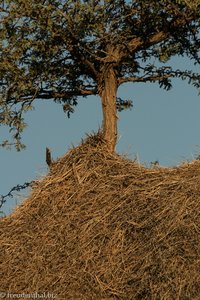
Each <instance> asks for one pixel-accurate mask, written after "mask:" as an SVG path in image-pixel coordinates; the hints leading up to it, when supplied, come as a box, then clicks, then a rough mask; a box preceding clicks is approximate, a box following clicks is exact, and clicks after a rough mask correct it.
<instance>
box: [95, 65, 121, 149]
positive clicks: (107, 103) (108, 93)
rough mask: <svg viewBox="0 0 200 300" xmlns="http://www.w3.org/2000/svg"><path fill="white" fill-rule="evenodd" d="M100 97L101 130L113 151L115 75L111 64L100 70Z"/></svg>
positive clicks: (115, 130) (114, 142)
mask: <svg viewBox="0 0 200 300" xmlns="http://www.w3.org/2000/svg"><path fill="white" fill-rule="evenodd" d="M100 86H101V88H100V92H99V94H100V97H101V103H102V111H103V121H102V130H103V137H104V140H105V142H106V144H107V147H108V150H109V151H111V152H114V151H115V146H116V142H117V119H118V118H117V108H116V97H117V76H116V71H115V70H114V68H113V66H110V65H109V64H108V67H107V68H106V69H105V68H104V69H103V71H102V80H101V84H100Z"/></svg>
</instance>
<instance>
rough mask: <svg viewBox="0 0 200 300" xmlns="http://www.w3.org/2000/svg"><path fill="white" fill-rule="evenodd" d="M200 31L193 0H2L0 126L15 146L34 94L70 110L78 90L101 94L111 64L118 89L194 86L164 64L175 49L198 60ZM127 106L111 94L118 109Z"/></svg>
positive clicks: (188, 75) (185, 74)
mask: <svg viewBox="0 0 200 300" xmlns="http://www.w3.org/2000/svg"><path fill="white" fill-rule="evenodd" d="M199 29H200V1H199V0H179V1H178V0H177V1H174V0H162V1H161V0H151V1H149V0H138V1H124V0H117V1H112V0H104V1H102V0H96V1H95V0H82V1H81V0H78V1H70V0H69V1H62V0H42V1H41V0H3V1H2V2H1V4H0V124H3V125H7V126H9V128H10V131H11V133H12V134H13V138H14V144H15V146H16V148H17V149H18V150H20V149H21V148H22V147H23V144H22V143H21V133H22V131H23V129H24V128H25V126H26V124H25V121H24V113H25V112H26V111H29V110H31V109H33V105H34V101H35V100H36V99H41V100H53V101H55V102H58V103H61V104H62V105H63V110H64V111H65V112H66V113H67V114H68V116H69V115H70V113H73V112H74V107H75V106H76V105H77V103H78V97H79V96H83V97H86V96H88V95H100V96H101V97H103V96H102V95H103V94H102V90H103V89H104V85H105V82H106V80H107V79H106V78H107V77H108V76H110V74H111V73H109V72H108V70H110V69H111V68H112V71H113V73H112V74H113V78H114V79H116V86H117V88H118V87H119V86H120V85H121V84H123V83H125V82H133V83H136V82H158V84H159V85H160V87H162V88H164V89H167V90H169V89H170V88H171V87H172V81H171V79H172V78H173V77H180V78H181V79H187V80H188V82H189V83H192V84H193V85H195V86H196V87H197V88H199V87H200V76H199V74H195V73H194V72H192V71H190V70H179V69H178V70H174V69H173V68H172V67H171V66H170V58H172V57H173V56H176V55H180V56H184V55H185V56H187V57H188V58H189V59H191V60H192V61H193V62H194V63H195V64H199V63H200V58H199V46H200V39H199ZM106 74H107V75H106ZM106 76H107V77H106ZM109 97H110V96H109ZM109 97H108V98H109ZM104 106H106V105H105V104H104ZM130 106H131V102H130V101H129V100H122V99H119V98H117V97H116V108H117V109H118V110H119V111H120V110H122V109H123V108H126V107H130ZM9 144H10V142H9V141H8V140H7V141H4V142H2V145H9Z"/></svg>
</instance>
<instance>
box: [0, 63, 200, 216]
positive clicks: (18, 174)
mask: <svg viewBox="0 0 200 300" xmlns="http://www.w3.org/2000/svg"><path fill="white" fill-rule="evenodd" d="M172 63H173V65H174V67H177V68H181V69H184V68H187V69H194V67H193V65H192V64H191V62H189V60H185V59H183V58H182V59H179V58H176V59H173V61H172ZM196 71H198V69H197V67H196ZM118 96H119V97H121V98H124V99H132V100H133V108H132V110H126V111H123V112H121V113H120V114H119V123H118V131H119V141H118V145H117V151H118V153H123V154H128V156H129V158H131V159H134V158H135V157H137V159H138V161H139V162H140V163H143V164H149V163H150V162H151V161H155V160H158V161H159V163H160V165H162V166H175V165H179V164H180V163H181V162H183V161H186V160H192V159H194V158H195V156H196V155H197V154H198V153H200V117H199V114H200V96H198V91H197V90H196V89H195V88H194V87H192V86H190V85H188V84H187V82H186V81H181V80H177V79H175V80H174V87H173V89H172V90H170V91H164V90H162V89H160V88H159V86H158V84H156V83H155V84H148V83H145V84H144V83H143V84H142V83H141V84H137V83H135V84H133V83H132V84H131V83H129V84H125V85H122V86H121V87H120V88H119V93H118ZM25 120H26V122H27V123H28V128H27V129H26V130H25V131H24V134H23V142H24V143H25V144H26V146H27V148H26V149H25V150H23V151H21V152H16V150H15V149H13V150H5V149H2V148H0V194H1V195H4V194H7V192H9V191H10V189H11V188H12V187H13V186H15V185H17V184H23V183H24V182H27V181H31V180H34V179H36V178H37V179H39V178H41V176H44V175H45V174H46V173H47V166H46V163H45V149H46V146H48V147H49V148H50V149H51V151H52V155H53V158H54V159H56V158H58V157H59V156H61V155H64V154H65V153H66V152H67V151H68V149H69V148H70V147H71V145H72V144H74V145H78V144H79V142H80V140H81V138H84V137H85V135H86V133H91V132H92V131H93V130H94V131H96V130H97V129H98V128H99V127H100V126H101V120H102V113H101V103H100V98H98V97H93V96H90V97H88V98H84V99H82V98H80V99H79V105H78V106H77V108H76V110H75V113H74V114H72V115H71V118H70V119H68V118H67V116H66V115H65V114H64V113H63V110H62V106H61V105H59V104H56V103H54V102H52V101H44V102H43V101H41V100H38V101H37V102H36V104H35V110H34V111H31V112H28V113H27V114H26V116H25ZM6 132H7V130H6V128H4V127H0V137H2V136H5V134H6ZM25 195H26V192H25V191H22V192H21V193H15V197H14V199H8V200H7V202H6V204H5V205H4V206H3V208H2V209H0V210H3V212H4V213H6V214H8V213H10V212H11V210H12V209H13V208H14V207H15V205H16V203H18V202H19V201H20V199H22V198H23V197H24V196H25Z"/></svg>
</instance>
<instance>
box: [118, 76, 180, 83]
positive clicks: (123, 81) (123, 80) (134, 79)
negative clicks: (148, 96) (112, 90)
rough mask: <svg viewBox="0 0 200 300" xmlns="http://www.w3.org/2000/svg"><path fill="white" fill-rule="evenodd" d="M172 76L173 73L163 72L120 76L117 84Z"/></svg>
mask: <svg viewBox="0 0 200 300" xmlns="http://www.w3.org/2000/svg"><path fill="white" fill-rule="evenodd" d="M170 77H174V74H163V75H158V74H157V75H153V76H147V77H145V76H142V77H137V76H136V77H122V78H119V79H118V84H119V85H120V84H122V83H125V82H147V81H157V80H162V79H165V78H170Z"/></svg>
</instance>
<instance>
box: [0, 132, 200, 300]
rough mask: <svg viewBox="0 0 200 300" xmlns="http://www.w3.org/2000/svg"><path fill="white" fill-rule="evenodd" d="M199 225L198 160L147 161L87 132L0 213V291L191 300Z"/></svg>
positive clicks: (198, 278)
mask: <svg viewBox="0 0 200 300" xmlns="http://www.w3.org/2000/svg"><path fill="white" fill-rule="evenodd" d="M199 227H200V161H198V160H195V161H193V162H191V163H185V164H183V165H181V166H179V167H174V168H161V167H156V168H149V169H148V168H145V167H143V166H141V165H139V164H138V163H137V162H134V161H130V160H128V159H126V158H124V157H122V156H119V155H117V154H109V153H108V152H107V151H106V148H105V146H104V144H103V142H102V139H101V136H100V134H98V135H96V136H90V137H88V139H87V140H86V141H85V142H82V144H81V145H80V146H78V147H77V148H73V149H71V150H70V151H69V152H68V153H67V154H66V155H65V156H63V157H62V158H60V159H58V161H56V162H55V163H54V164H53V165H52V167H51V169H50V172H49V174H48V175H47V176H46V177H45V178H43V179H41V180H39V181H37V182H36V183H35V186H34V188H33V191H32V193H31V195H30V197H29V198H28V199H26V200H25V201H24V203H23V204H22V205H20V206H19V207H18V208H17V209H16V210H15V211H14V212H13V213H12V214H11V215H10V216H8V217H4V218H2V219H1V221H0V237H1V248H0V260H1V273H2V274H1V276H0V290H1V291H3V292H5V293H18V294H19V293H24V294H23V297H24V299H28V297H29V298H30V294H31V293H34V292H37V293H46V294H45V295H46V297H47V296H48V295H49V296H48V297H55V298H56V299H59V300H60V299H66V300H105V299H106V300H108V299H109V300H111V299H113V300H114V299H116V300H117V299H118V300H119V299H120V300H132V299H136V300H139V299H141V300H144V299H148V300H151V299H152V300H162V299H163V300H173V299H176V300H178V299H180V300H195V299H196V300H197V299H200V235H199ZM48 293H49V294H48ZM4 297H5V299H7V298H9V297H8V295H7V296H6V295H5V296H4ZM38 297H39V296H38ZM9 299H10V298H9Z"/></svg>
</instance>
